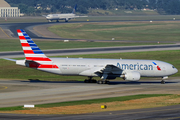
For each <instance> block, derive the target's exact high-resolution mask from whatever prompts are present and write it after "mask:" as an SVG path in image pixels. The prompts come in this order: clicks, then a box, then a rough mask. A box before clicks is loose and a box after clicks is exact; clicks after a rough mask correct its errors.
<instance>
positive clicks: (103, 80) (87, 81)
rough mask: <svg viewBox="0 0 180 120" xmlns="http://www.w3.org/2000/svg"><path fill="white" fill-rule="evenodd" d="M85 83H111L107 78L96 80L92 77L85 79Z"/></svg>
mask: <svg viewBox="0 0 180 120" xmlns="http://www.w3.org/2000/svg"><path fill="white" fill-rule="evenodd" d="M84 83H97V84H109V81H108V80H106V79H102V80H98V81H97V80H95V79H92V77H88V79H85V80H84Z"/></svg>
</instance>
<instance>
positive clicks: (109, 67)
mask: <svg viewBox="0 0 180 120" xmlns="http://www.w3.org/2000/svg"><path fill="white" fill-rule="evenodd" d="M122 71H123V70H122V69H120V68H119V67H117V66H115V65H106V66H105V67H104V68H103V69H101V70H100V71H97V72H100V73H107V74H109V73H112V74H119V73H121V72H122Z"/></svg>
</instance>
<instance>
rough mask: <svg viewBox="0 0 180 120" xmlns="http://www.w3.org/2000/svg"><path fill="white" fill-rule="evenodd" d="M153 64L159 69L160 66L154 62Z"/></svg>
mask: <svg viewBox="0 0 180 120" xmlns="http://www.w3.org/2000/svg"><path fill="white" fill-rule="evenodd" d="M153 64H154V65H155V66H156V67H157V70H159V71H161V68H160V67H159V66H158V65H157V64H156V63H155V62H153Z"/></svg>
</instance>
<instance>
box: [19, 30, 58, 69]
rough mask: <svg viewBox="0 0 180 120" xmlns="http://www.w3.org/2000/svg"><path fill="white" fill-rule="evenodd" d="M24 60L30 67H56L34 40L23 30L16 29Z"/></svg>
mask: <svg viewBox="0 0 180 120" xmlns="http://www.w3.org/2000/svg"><path fill="white" fill-rule="evenodd" d="M17 33H18V36H19V39H20V42H21V45H22V48H23V51H24V54H25V57H26V60H28V61H31V62H29V67H31V68H36V69H37V68H41V69H49V68H50V69H52V68H54V69H58V66H57V65H53V61H52V60H51V59H49V58H48V57H47V56H46V55H45V54H44V53H43V52H42V51H41V50H40V49H39V47H38V46H37V45H36V44H35V43H34V41H33V40H32V39H31V38H30V37H29V36H28V35H27V34H26V32H25V31H24V30H21V29H19V30H17Z"/></svg>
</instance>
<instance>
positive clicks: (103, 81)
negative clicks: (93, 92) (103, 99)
mask: <svg viewBox="0 0 180 120" xmlns="http://www.w3.org/2000/svg"><path fill="white" fill-rule="evenodd" d="M97 84H109V81H108V80H98V81H97Z"/></svg>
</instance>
